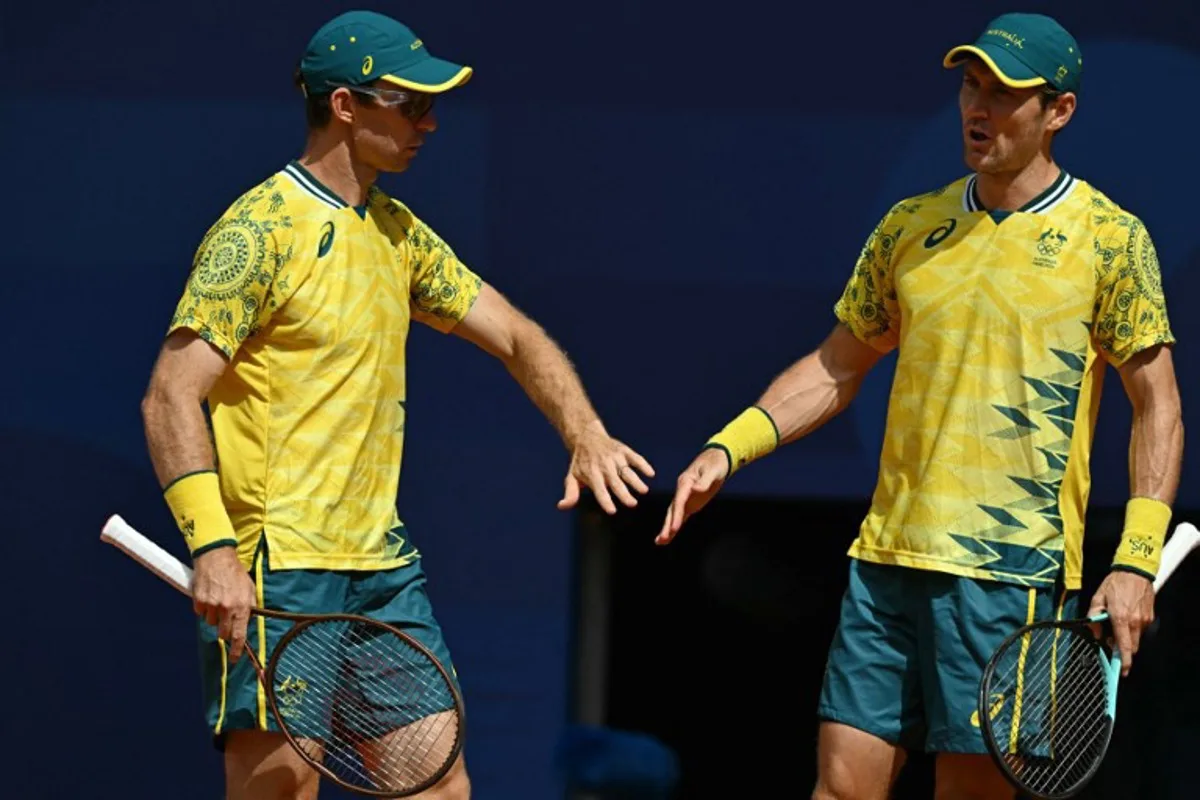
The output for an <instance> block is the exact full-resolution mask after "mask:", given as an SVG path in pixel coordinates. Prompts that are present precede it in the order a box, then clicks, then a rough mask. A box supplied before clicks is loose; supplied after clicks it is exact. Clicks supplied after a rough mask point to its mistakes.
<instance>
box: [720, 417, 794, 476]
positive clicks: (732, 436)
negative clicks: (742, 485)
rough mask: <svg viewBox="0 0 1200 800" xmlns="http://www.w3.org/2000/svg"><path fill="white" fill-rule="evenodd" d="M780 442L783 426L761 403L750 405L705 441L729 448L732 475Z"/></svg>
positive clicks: (721, 448) (725, 449) (727, 455)
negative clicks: (780, 428)
mask: <svg viewBox="0 0 1200 800" xmlns="http://www.w3.org/2000/svg"><path fill="white" fill-rule="evenodd" d="M778 446H779V429H778V428H777V427H775V420H773V419H771V415H770V414H768V413H767V412H766V411H764V410H763V409H761V408H759V407H758V406H751V407H750V408H747V409H746V410H745V411H743V412H742V413H741V414H739V415H738V416H737V418H736V419H734V420H733V422H730V423H729V424H728V425H726V426H725V427H724V428H722V429H721V432H720V433H718V434H717V435H716V436H714V437H712V438H711V439H709V440H708V443H707V444H706V445H705V447H706V448H713V447H715V448H718V449H720V450H724V451H725V455H726V457H728V458H729V474H730V475H732V474H733V473H735V472H737V471H738V470H739V469H741V468H742V467H744V466H746V465H747V464H749V463H750V462H751V461H753V460H754V459H756V458H762V457H763V456H765V455H766V454H767V453H770V452H771V451H772V450H774V449H775V448H776V447H778Z"/></svg>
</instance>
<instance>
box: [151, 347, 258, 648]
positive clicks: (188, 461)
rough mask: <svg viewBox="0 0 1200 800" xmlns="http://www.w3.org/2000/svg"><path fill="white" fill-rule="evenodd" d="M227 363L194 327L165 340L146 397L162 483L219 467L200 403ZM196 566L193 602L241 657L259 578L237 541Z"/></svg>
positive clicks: (153, 455) (153, 450) (153, 451)
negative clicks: (246, 565)
mask: <svg viewBox="0 0 1200 800" xmlns="http://www.w3.org/2000/svg"><path fill="white" fill-rule="evenodd" d="M227 363H228V362H226V360H225V357H224V356H223V355H222V354H221V353H220V352H219V351H218V350H217V349H216V348H215V347H213V346H212V345H210V344H208V342H206V341H204V340H203V339H201V338H200V337H199V336H197V335H196V334H195V333H194V332H192V331H190V330H186V329H180V330H177V331H175V332H174V333H172V334H171V335H170V336H168V337H167V340H166V341H165V342H164V343H163V347H162V350H161V351H160V352H159V355H158V361H157V362H156V363H155V365H154V371H153V372H152V373H151V376H150V386H149V387H148V388H147V390H146V396H145V397H144V398H142V419H143V422H144V425H145V429H146V442H147V444H148V445H149V448H150V460H151V461H153V462H154V472H155V474H156V475H157V476H158V481H159V484H160V485H162V486H164V487H165V486H166V485H168V484H170V483H171V482H172V481H174V480H175V479H176V478H179V477H181V476H183V475H187V474H189V473H193V472H200V471H203V470H211V469H213V468H214V466H215V463H216V462H215V459H214V458H213V451H212V443H211V441H210V440H209V435H208V425H207V424H206V423H205V421H204V411H203V409H202V407H201V403H203V402H204V399H205V398H206V397H208V393H209V392H210V391H212V387H213V385H214V384H215V383H216V382H217V378H219V377H220V376H221V373H223V372H224V371H225V367H226V365H227ZM195 569H196V571H195V575H194V577H193V579H192V608H193V609H194V610H195V612H196V614H197V615H199V616H200V617H202V618H204V619H205V620H206V621H207V622H208V624H209V625H213V626H215V627H216V628H217V634H218V635H219V636H220V637H221V638H222V639H224V640H225V641H227V642H229V644H230V649H229V657H230V659H231V660H233V661H237V660H238V658H240V657H241V653H242V648H243V647H244V646H245V642H246V624H247V622H248V620H249V619H250V607H251V605H253V603H254V596H255V595H254V582H253V581H251V580H250V576H249V575H248V574H247V573H246V571H245V569H244V568H243V567H242V564H241V562H240V561H238V557H237V549H236V548H234V547H224V546H222V547H215V548H213V549H211V550H208V551H207V552H205V553H204V554H203V555H199V556H197V557H196V559H195Z"/></svg>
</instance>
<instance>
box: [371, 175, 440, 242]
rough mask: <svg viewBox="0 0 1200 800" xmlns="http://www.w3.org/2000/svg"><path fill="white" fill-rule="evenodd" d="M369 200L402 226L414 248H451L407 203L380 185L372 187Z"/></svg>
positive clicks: (405, 235) (372, 205)
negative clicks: (392, 195)
mask: <svg viewBox="0 0 1200 800" xmlns="http://www.w3.org/2000/svg"><path fill="white" fill-rule="evenodd" d="M367 202H368V203H369V204H370V206H371V207H372V208H374V209H378V210H379V211H380V212H381V213H383V214H384V215H385V216H386V217H387V218H389V219H391V220H392V221H393V222H395V223H396V224H397V225H399V226H400V229H401V231H402V236H403V238H404V240H405V242H406V243H407V244H408V245H409V246H410V247H412V248H413V249H414V250H416V251H418V252H422V253H427V252H430V251H433V250H449V249H450V248H449V246H448V245H447V244H446V242H445V241H443V240H442V238H441V237H440V236H438V234H437V233H436V232H435V231H434V230H433V228H431V227H430V226H429V225H427V224H426V223H425V222H424V221H423V220H422V219H421V218H420V217H418V216H417V215H416V214H415V213H413V210H412V209H411V208H409V207H408V206H407V205H406V204H404V203H402V202H400V201H399V200H397V199H396V198H394V197H391V196H389V195H388V194H387V193H386V192H384V191H383V190H382V189H380V188H378V187H374V186H373V187H371V192H370V196H369V197H368V198H367Z"/></svg>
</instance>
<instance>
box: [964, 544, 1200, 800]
mask: <svg viewBox="0 0 1200 800" xmlns="http://www.w3.org/2000/svg"><path fill="white" fill-rule="evenodd" d="M1197 545H1200V531H1198V530H1197V529H1196V527H1195V526H1194V525H1192V524H1190V523H1187V522H1183V523H1180V524H1179V525H1178V526H1176V528H1175V532H1174V534H1172V536H1171V538H1170V539H1169V540H1168V541H1167V543H1166V545H1165V546H1164V547H1163V553H1162V561H1161V563H1160V565H1159V570H1158V577H1157V578H1155V580H1154V591H1155V592H1158V591H1159V590H1160V589H1161V588H1162V587H1163V584H1165V583H1166V582H1167V579H1168V578H1170V577H1171V573H1172V572H1174V571H1175V568H1176V567H1178V566H1179V565H1180V563H1182V562H1183V559H1184V558H1186V557H1187V555H1188V553H1190V552H1191V551H1192V550H1193V549H1194V548H1195V547H1196V546H1197ZM1107 620H1108V615H1107V614H1106V613H1100V614H1097V615H1096V616H1094V617H1089V618H1087V619H1075V620H1058V621H1053V620H1052V621H1047V622H1035V623H1034V624H1032V625H1026V626H1025V627H1023V628H1020V629H1019V630H1017V631H1016V632H1015V633H1013V634H1012V635H1011V636H1009V637H1008V638H1006V639H1005V640H1004V642H1003V643H1001V645H1000V647H999V648H998V649H997V650H996V652H995V653H994V654H993V655H992V657H991V659H990V660H989V661H988V665H987V668H986V669H985V670H984V672H983V681H982V682H981V683H980V686H979V719H980V720H981V724H980V727H981V729H982V730H983V740H984V742H985V743H986V745H987V749H988V753H990V754H991V756H992V759H993V760H994V761H995V762H996V765H997V766H998V767H999V768H1000V771H1001V772H1003V773H1004V776H1005V777H1006V778H1008V780H1009V782H1010V783H1011V784H1012V785H1013V786H1015V787H1017V789H1019V790H1020V791H1022V792H1026V793H1027V794H1030V795H1032V796H1034V797H1036V798H1041V799H1042V800H1056V799H1057V798H1064V797H1073V796H1074V795H1076V794H1077V793H1079V791H1080V790H1082V789H1083V787H1084V786H1085V785H1087V783H1088V781H1090V780H1091V779H1092V777H1093V776H1094V775H1095V774H1096V771H1097V770H1098V769H1099V768H1100V763H1101V762H1102V761H1103V760H1104V755H1105V753H1106V752H1107V750H1108V742H1109V739H1110V738H1111V736H1112V729H1113V723H1114V721H1115V719H1116V715H1117V686H1118V684H1119V682H1120V677H1121V654H1120V653H1119V652H1117V650H1116V648H1115V646H1114V647H1111V648H1110V647H1109V646H1108V645H1106V644H1105V643H1104V642H1103V641H1101V638H1100V637H1098V636H1096V633H1095V627H1096V624H1097V623H1106V621H1107Z"/></svg>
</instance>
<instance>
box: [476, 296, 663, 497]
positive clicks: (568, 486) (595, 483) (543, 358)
mask: <svg viewBox="0 0 1200 800" xmlns="http://www.w3.org/2000/svg"><path fill="white" fill-rule="evenodd" d="M453 333H455V334H456V335H458V336H459V337H461V338H463V339H465V340H467V341H469V342H471V343H473V344H475V345H477V346H478V347H480V348H482V349H483V350H484V351H486V352H488V353H490V354H491V355H493V356H495V357H496V358H498V359H499V360H500V361H501V362H502V363H503V364H504V366H505V368H506V369H507V370H508V372H509V374H511V375H512V376H513V378H514V379H516V381H517V383H519V384H520V385H521V388H522V389H524V390H525V394H527V395H529V398H530V399H531V400H532V401H533V403H534V405H536V406H537V407H538V408H539V409H540V410H541V412H542V413H543V414H544V415H545V416H546V419H548V420H549V421H550V424H551V425H553V426H554V429H555V430H556V431H558V434H559V436H560V437H561V438H562V440H563V443H564V444H566V446H567V450H569V451H570V453H571V466H570V468H569V469H568V472H567V477H566V480H565V481H564V484H565V486H564V494H563V498H562V500H561V501H559V504H558V507H559V508H571V507H573V506H574V505H575V503H576V502H577V501H578V499H579V491H580V485H581V484H582V485H586V486H588V487H589V488H590V489H591V490H592V492H593V493H594V494H595V496H596V500H597V502H598V503H599V504H600V506H601V507H602V508H603V509H604V510H605V511H607V512H608V513H610V514H613V513H616V510H617V507H616V505H615V504H614V503H613V501H612V498H611V497H610V496H609V490H611V491H612V493H613V494H615V495H616V496H617V497H618V498H619V499H620V500H621V502H623V503H624V504H625V505H627V506H635V505H637V500H636V499H635V498H634V496H633V494H631V493H630V491H629V487H633V488H634V489H635V490H637V491H638V492H641V493H643V494H645V493H646V492H648V491H649V487H647V486H646V484H645V483H644V482H643V481H642V480H641V478H640V477H638V474H637V472H636V471H635V468H636V469H637V470H640V471H641V472H642V473H643V474H644V475H646V476H653V475H654V470H653V468H652V467H651V466H650V464H649V462H647V461H646V459H644V458H642V456H641V455H639V454H638V453H637V452H635V451H634V450H633V449H632V448H630V447H628V446H627V445H625V444H623V443H622V442H619V441H617V440H616V439H614V438H612V437H611V436H609V434H608V431H606V430H605V428H604V423H603V422H601V420H600V416H599V414H597V413H596V410H595V409H594V408H593V407H592V403H591V401H590V400H588V397H587V393H586V392H585V391H584V388H583V383H582V382H581V381H580V380H579V376H578V375H577V374H576V372H575V368H574V367H573V366H572V365H571V362H570V361H569V360H568V359H567V356H566V354H565V353H563V351H562V350H561V349H559V347H558V345H557V344H555V343H554V341H553V340H552V339H551V338H550V337H549V336H548V335H547V334H546V332H545V331H544V330H542V328H541V326H539V325H538V324H537V323H536V322H534V321H533V320H531V319H530V318H529V317H527V316H525V315H524V314H522V313H521V312H520V311H518V310H517V309H515V308H514V307H513V306H512V304H511V303H509V302H508V300H506V299H505V298H504V297H503V296H502V295H501V294H500V293H499V292H498V291H496V290H495V289H494V288H492V287H491V286H490V285H488V284H487V283H484V284H483V285H482V287H481V288H480V292H479V297H478V298H476V300H475V303H474V305H472V306H471V310H470V311H469V312H467V315H466V316H465V317H464V318H463V320H462V321H461V322H459V323H458V325H456V326H455V327H454V328H453ZM627 484H628V486H627Z"/></svg>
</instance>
